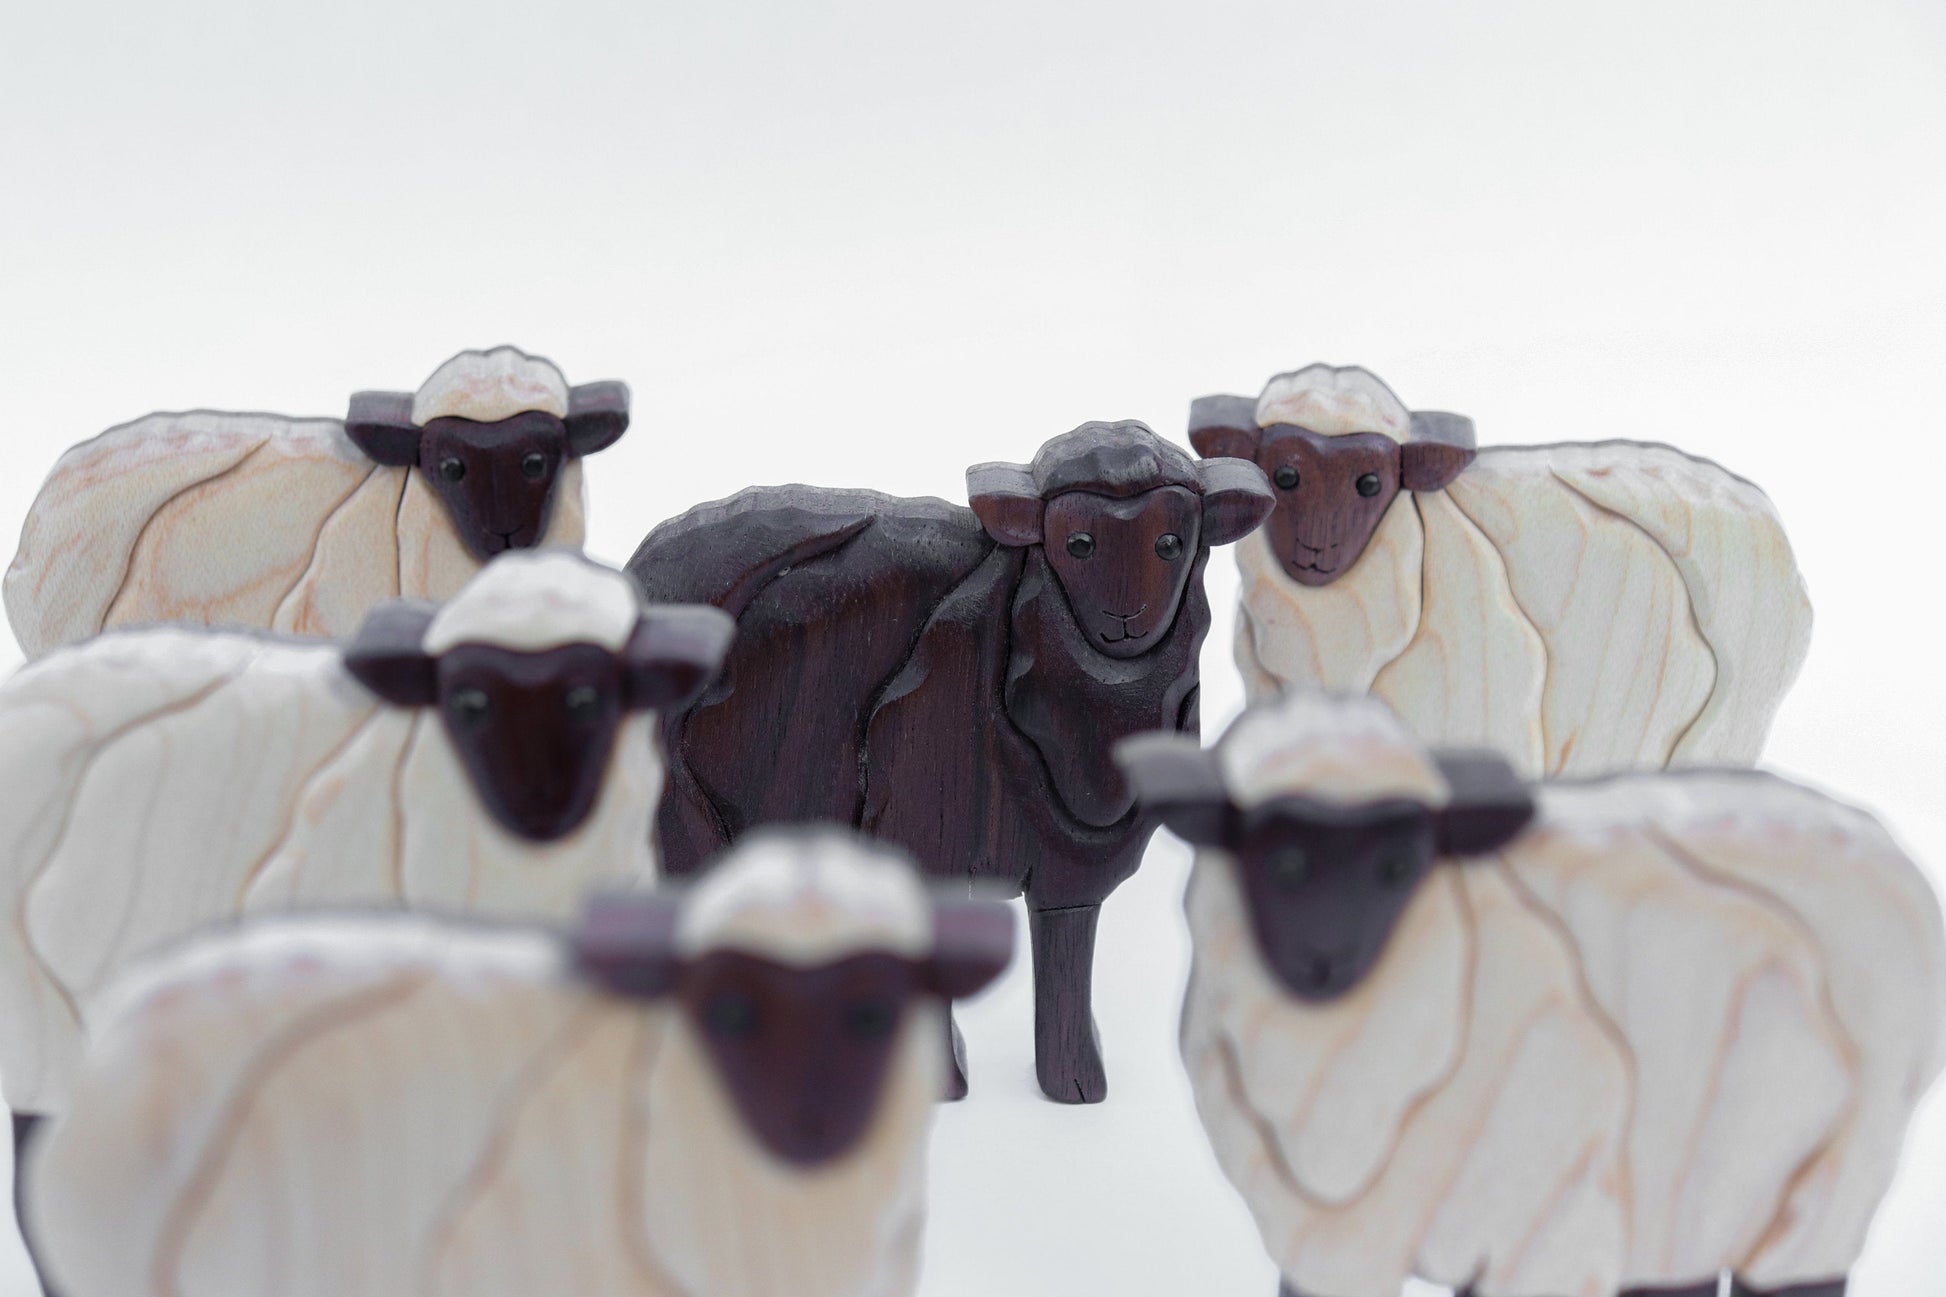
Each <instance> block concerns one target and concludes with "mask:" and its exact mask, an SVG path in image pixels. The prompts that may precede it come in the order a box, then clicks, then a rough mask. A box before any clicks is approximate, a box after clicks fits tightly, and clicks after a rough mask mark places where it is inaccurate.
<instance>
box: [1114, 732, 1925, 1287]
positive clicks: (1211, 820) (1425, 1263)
mask: <svg viewBox="0 0 1946 1297" xmlns="http://www.w3.org/2000/svg"><path fill="white" fill-rule="evenodd" d="M1123 757H1124V760H1125V761H1126V763H1127V765H1128V768H1129V771H1130V778H1131V779H1132V781H1133V782H1134V784H1135V786H1136V789H1137V791H1138V793H1139V795H1140V796H1141V797H1142V798H1143V800H1144V802H1145V804H1147V805H1148V806H1150V808H1151V809H1153V810H1155V811H1156V812H1157V813H1159V814H1161V816H1162V817H1163V820H1164V822H1165V823H1167V824H1168V825H1169V826H1170V827H1171V828H1172V829H1173V830H1175V831H1176V832H1177V833H1179V834H1180V835H1182V836H1183V837H1185V838H1187V839H1189V840H1190V841H1191V842H1193V843H1195V844H1196V845H1197V846H1198V847H1199V850H1198V851H1197V854H1196V862H1195V865H1194V868H1193V872H1192V875H1191V880H1190V885H1189V893H1188V898H1187V901H1186V908H1187V910H1188V913H1189V925H1190V932H1191V937H1192V941H1193V944H1194V958H1193V963H1192V969H1191V974H1190V983H1189V990H1188V992H1187V996H1186V999H1185V1002H1184V1007H1183V1022H1182V1050H1183V1058H1184V1061H1185V1063H1186V1064H1187V1065H1188V1069H1189V1074H1190V1079H1191V1082H1192V1086H1193V1089H1194V1092H1195V1096H1196V1103H1197V1107H1198V1109H1199V1111H1200V1113H1201V1115H1202V1119H1203V1124H1204V1126H1205V1127H1206V1128H1207V1130H1208V1132H1209V1136H1210V1141H1211V1144H1212V1146H1213V1147H1214V1149H1215V1152H1216V1155H1217V1159H1218V1161H1219V1162H1220V1163H1221V1165H1222V1167H1223V1170H1224V1172H1225V1174H1226V1175H1227V1176H1228V1177H1229V1178H1230V1180H1231V1181H1232V1183H1234V1184H1235V1185H1236V1186H1237V1188H1238V1190H1239V1191H1240V1192H1241V1193H1242V1194H1243V1196H1244V1198H1245V1199H1246V1201H1247V1202H1248V1204H1249V1206H1250V1209H1251V1211H1252V1213H1253V1214H1254V1215H1255V1217H1256V1220H1257V1225H1258V1228H1259V1230H1260V1231H1261V1233H1262V1236H1263V1240H1264V1244H1265V1246H1266V1248H1267V1249H1268V1250H1269V1252H1270V1254H1271V1256H1272V1257H1273V1259H1275V1260H1276V1262H1277V1263H1278V1265H1279V1267H1280V1268H1281V1270H1282V1272H1283V1274H1284V1276H1285V1281H1286V1285H1287V1287H1286V1292H1287V1293H1297V1294H1331V1295H1332V1297H1395V1295H1396V1294H1397V1293H1398V1292H1399V1289H1400V1285H1401V1284H1402V1283H1403V1282H1404V1280H1405V1279H1406V1277H1407V1276H1408V1275H1414V1274H1416V1275H1418V1276H1420V1277H1422V1278H1425V1279H1428V1280H1431V1281H1432V1282H1434V1283H1441V1284H1449V1285H1453V1286H1456V1287H1462V1288H1468V1289H1470V1291H1472V1292H1474V1293H1477V1294H1479V1297H1547V1295H1549V1294H1552V1295H1555V1297H1558V1295H1559V1294H1564V1293H1573V1294H1582V1295H1585V1297H1606V1295H1607V1294H1612V1293H1615V1292H1617V1291H1618V1290H1619V1291H1622V1292H1625V1293H1630V1294H1637V1295H1639V1297H1646V1295H1647V1294H1649V1293H1651V1292H1653V1293H1656V1294H1662V1295H1663V1297H1715V1294H1716V1291H1717V1284H1718V1277H1719V1272H1721V1271H1724V1270H1728V1271H1731V1272H1732V1273H1733V1274H1734V1276H1735V1283H1736V1284H1737V1285H1738V1286H1737V1288H1736V1289H1735V1291H1737V1292H1738V1293H1740V1294H1753V1293H1787V1294H1792V1297H1838V1294H1841V1293H1842V1292H1843V1291H1844V1287H1845V1275H1846V1273H1847V1271H1848V1270H1849V1269H1850V1267H1851V1266H1852V1263H1853V1262H1854V1261H1855V1260H1856V1258H1857V1257H1858V1254H1859V1251H1860V1249H1861V1247H1862V1246H1863V1242H1864V1237H1865V1232H1866V1228H1867V1226H1868V1225H1869V1223H1870V1221H1871V1217H1872V1213H1873V1211H1874V1210H1875V1209H1876V1207H1877V1204H1878V1202H1879V1199H1880V1198H1881V1197H1882V1196H1883V1194H1884V1192H1885V1190H1886V1187H1887V1185H1888V1184H1889V1183H1890V1180H1891V1177H1892V1172H1893V1169H1894V1164H1895V1162H1896V1160H1897V1157H1898V1152H1899V1146H1900V1142H1901V1140H1902V1138H1903V1136H1904V1131H1905V1127H1906V1125H1907V1122H1908V1121H1909V1119H1910V1117H1911V1115H1912V1111H1913V1108H1914V1106H1915V1105H1916V1104H1917V1103H1918V1101H1919V1099H1920V1097H1921V1095H1922V1094H1923V1093H1924V1091H1925V1090H1926V1088H1927V1086H1928V1085H1929V1084H1930V1083H1931V1081H1932V1080H1933V1078H1934V1077H1935V1076H1936V1075H1937V1073H1938V1072H1939V1070H1940V1065H1941V1062H1942V1054H1941V1028H1942V1012H1946V939H1942V932H1941V922H1940V912H1939V905H1938V902H1937V900H1936V899H1935V898H1934V897H1933V895H1932V892H1931V890H1930V888H1929V887H1928V885H1927V884H1926V882H1925V880H1924V878H1923V876H1922V875H1921V874H1920V873H1919V871H1918V870H1917V868H1915V866H1914V865H1913V863H1912V862H1911V861H1910V860H1908V859H1907V858H1906V856H1905V855H1904V854H1903V853H1902V852H1901V851H1900V849H1899V847H1898V846H1897V845H1896V844H1895V843H1894V842H1893V841H1892V839H1891V838H1890V836H1889V835H1888V834H1887V833H1886V832H1885V831H1884V830H1883V829H1882V828H1880V826H1879V825H1878V824H1877V823H1876V822H1875V821H1874V820H1872V819H1871V817H1869V816H1867V815H1865V814H1864V813H1862V812H1860V811H1857V810H1854V809H1852V808H1850V807H1848V806H1844V805H1841V804H1839V803H1838V802H1835V801H1832V800H1831V799H1829V798H1827V797H1825V796H1823V795H1821V794H1818V793H1815V792H1812V791H1810V790H1809V789H1805V788H1801V787H1798V786H1795V785H1793V784H1790V783H1787V782H1785V781H1784V780H1782V779H1778V778H1775V777H1773V776H1770V775H1767V774H1759V773H1756V772H1754V771H1748V770H1731V771H1702V770H1692V771H1676V772H1639V773H1634V774H1625V775H1620V776H1616V777H1612V778H1609V779H1606V780H1599V781H1575V782H1561V783H1540V784H1536V785H1527V784H1524V783H1523V782H1522V781H1521V780H1520V779H1519V778H1518V777H1516V776H1515V775H1514V773H1513V771H1512V769H1511V768H1510V767H1509V766H1508V765H1507V764H1506V763H1505V762H1504V761H1502V760H1501V759H1499V758H1498V757H1492V756H1482V755H1480V754H1478V753H1473V754H1465V753H1454V752H1450V751H1449V752H1430V751H1428V750H1427V749H1426V748H1425V747H1422V746H1421V745H1420V743H1419V742H1418V741H1417V740H1415V739H1413V738H1410V737H1408V736H1407V734H1406V732H1405V730H1404V729H1403V727H1402V726H1401V725H1400V724H1399V722H1397V721H1396V720H1394V719H1393V718H1392V716H1391V715H1390V714H1389V713H1388V712H1387V711H1386V710H1385V708H1384V706H1383V705H1382V704H1380V703H1378V702H1376V701H1373V700H1370V699H1356V700H1351V699H1333V698H1328V697H1325V696H1322V695H1314V694H1303V695H1288V696H1286V697H1285V698H1283V699H1281V700H1274V701H1271V702H1266V703H1263V704H1259V705H1258V706H1256V707H1254V708H1252V709H1251V710H1249V711H1247V712H1245V713H1244V715H1243V717H1242V718H1241V719H1240V720H1238V721H1237V723H1236V724H1235V725H1234V726H1233V727H1232V728H1231V729H1230V731H1229V733H1228V734H1226V735H1225V736H1224V738H1223V740H1222V741H1221V743H1220V744H1219V745H1218V746H1217V747H1216V749H1215V750H1214V751H1212V752H1202V751H1199V750H1198V749H1197V748H1196V747H1195V745H1194V744H1193V743H1190V742H1189V741H1188V740H1172V739H1151V740H1136V741H1133V742H1131V743H1130V744H1128V745H1127V746H1126V747H1125V748H1124V749H1123Z"/></svg>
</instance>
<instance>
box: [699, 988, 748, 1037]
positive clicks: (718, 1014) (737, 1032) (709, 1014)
mask: <svg viewBox="0 0 1946 1297" xmlns="http://www.w3.org/2000/svg"><path fill="white" fill-rule="evenodd" d="M703 1026H704V1029H705V1030H707V1031H708V1032H709V1034H710V1035H712V1036H714V1037H716V1038H717V1039H718V1040H744V1039H747V1038H748V1037H750V1036H752V1035H754V1034H756V1030H757V1005H756V1002H755V1001H754V1000H752V999H751V998H750V997H749V996H747V995H742V994H739V993H737V992H735V991H725V992H723V993H722V994H721V995H718V996H717V997H715V998H714V999H712V1000H711V1001H710V1002H709V1005H708V1007H706V1008H705V1009H704V1010H703Z"/></svg>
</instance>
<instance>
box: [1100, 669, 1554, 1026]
mask: <svg viewBox="0 0 1946 1297" xmlns="http://www.w3.org/2000/svg"><path fill="white" fill-rule="evenodd" d="M1324 705H1326V706H1330V705H1333V704H1330V703H1325V704H1324ZM1315 706H1316V704H1315V703H1313V702H1312V701H1311V700H1303V701H1300V702H1297V703H1295V704H1291V703H1288V702H1285V701H1281V700H1273V701H1271V702H1269V703H1266V704H1264V705H1261V706H1259V707H1255V708H1252V709H1251V710H1250V711H1249V712H1246V713H1245V714H1244V716H1243V717H1241V718H1239V720H1238V721H1237V723H1236V724H1235V725H1234V726H1232V727H1231V729H1230V731H1229V732H1228V733H1227V734H1225V736H1224V738H1223V740H1222V741H1221V742H1220V743H1219V744H1218V747H1217V748H1216V749H1212V750H1208V751H1205V750H1204V749H1202V748H1200V747H1198V746H1197V744H1196V741H1195V740H1194V739H1192V738H1187V737H1184V736H1181V735H1159V734H1157V735H1142V736H1139V737H1137V738H1133V739H1129V740H1127V741H1126V742H1124V743H1123V744H1121V745H1120V746H1119V747H1118V748H1117V750H1116V754H1115V755H1116V760H1117V761H1119V762H1120V763H1121V765H1122V769H1123V770H1124V772H1126V774H1127V775H1128V779H1129V783H1130V784H1131V785H1132V786H1133V787H1134V789H1135V794H1136V797H1137V799H1138V800H1139V801H1140V802H1141V803H1142V804H1143V805H1144V806H1145V807H1146V808H1147V809H1148V810H1149V811H1151V812H1152V813H1154V814H1155V815H1156V816H1157V817H1158V818H1159V819H1160V820H1161V821H1162V822H1163V823H1164V824H1165V825H1167V826H1168V827H1169V829H1170V830H1171V831H1172V832H1174V833H1175V834H1176V835H1177V836H1178V837H1180V838H1182V839H1184V840H1185V841H1187V842H1190V843H1192V844H1194V845H1195V846H1198V847H1210V848H1216V849H1218V850H1221V851H1222V852H1224V853H1225V854H1226V856H1227V857H1228V859H1229V861H1230V862H1231V864H1232V867H1233V868H1234V869H1235V871H1236V880H1237V883H1238V887H1239V891H1240V892H1241V894H1242V896H1243V900H1244V906H1245V908H1246V909H1247V911H1248V912H1249V917H1250V925H1251V930H1252V932H1253V933H1254V934H1255V936H1256V940H1257V948H1258V951H1259V953H1260V954H1261V955H1262V956H1263V960H1264V963H1265V965H1266V967H1268V969H1269V970H1270V972H1271V973H1272V974H1273V975H1274V976H1275V977H1276V979H1277V981H1278V982H1279V983H1281V984H1282V985H1283V986H1284V988H1285V989H1286V990H1288V991H1289V992H1290V993H1291V994H1292V995H1294V996H1296V997H1298V998H1299V999H1302V1000H1311V1001H1324V1000H1331V999H1334V998H1336V997H1338V996H1340V995H1343V994H1345V993H1346V992H1348V991H1350V990H1352V989H1353V988H1354V987H1356V986H1358V985H1359V984H1360V983H1361V982H1362V981H1364V979H1365V977H1366V975H1367V974H1369V973H1370V972H1371V970H1372V968H1373V967H1374V966H1375V965H1376V964H1377V963H1378V961H1379V959H1380V957H1381V956H1382V955H1383V954H1384V952H1385V947H1386V944H1387V942H1388V941H1389V940H1390V939H1391V936H1392V932H1393V930H1394V929H1395V928H1396V927H1397V925H1398V922H1399V918H1400V916H1401V915H1403V914H1404V913H1405V909H1406V905H1407V903H1408V902H1410V901H1411V899H1412V897H1413V895H1414V893H1415V891H1416V890H1417V888H1418V887H1419V885H1420V883H1421V882H1423V881H1424V880H1425V878H1426V876H1427V875H1428V874H1429V873H1430V872H1431V871H1432V869H1433V867H1434V865H1435V864H1436V863H1437V862H1439V861H1441V860H1443V859H1454V860H1460V859H1464V858H1466V857H1470V856H1480V855H1484V854H1487V853H1490V852H1493V851H1496V850H1498V849H1500V848H1501V847H1503V846H1505V845H1506V844H1507V843H1508V842H1510V841H1512V840H1513V839H1514V838H1515V837H1517V836H1518V835H1519V834H1520V832H1521V831H1522V830H1523V829H1524V828H1525V827H1526V826H1527V824H1528V822H1529V821H1530V820H1531V819H1532V818H1533V815H1534V802H1533V797H1532V795H1531V794H1530V792H1529V791H1528V789H1527V787H1526V785H1525V784H1523V783H1522V782H1521V780H1520V778H1519V777H1518V776H1517V775H1516V774H1515V773H1514V771H1513V769H1512V767H1510V766H1509V765H1508V764H1507V763H1506V762H1505V761H1504V760H1503V759H1501V758H1500V757H1499V756H1497V755H1495V754H1493V753H1489V752H1440V753H1431V754H1428V753H1424V752H1422V751H1420V750H1418V749H1417V748H1416V746H1414V747H1412V748H1406V749H1397V750H1393V751H1390V752H1386V751H1374V746H1373V745H1372V744H1371V742H1370V739H1371V737H1372V735H1371V731H1370V728H1367V729H1366V731H1365V732H1364V733H1354V734H1350V735H1347V734H1346V732H1345V731H1344V730H1342V729H1338V730H1337V732H1335V733H1331V732H1328V731H1327V732H1326V733H1323V734H1320V733H1318V732H1316V731H1314V732H1313V733H1311V734H1305V733H1304V732H1303V726H1304V724H1305V720H1306V717H1305V715H1304V712H1305V711H1306V710H1307V709H1311V708H1314V707H1315ZM1365 706H1369V707H1372V708H1376V709H1377V711H1378V712H1379V713H1383V712H1384V708H1383V706H1382V705H1380V704H1376V703H1369V704H1365ZM1313 714H1315V713H1313ZM1385 721H1387V722H1390V717H1389V715H1387V716H1386V717H1385ZM1391 724H1392V725H1394V726H1395V725H1396V722H1391ZM1293 727H1294V728H1293ZM1253 731H1254V732H1253ZM1279 731H1282V733H1281V734H1280V733H1279ZM1385 737H1386V736H1384V735H1381V742H1383V741H1384V739H1385ZM1393 737H1400V738H1402V737H1403V731H1397V734H1396V735H1395V736H1393ZM1347 738H1349V740H1350V741H1349V742H1347V741H1346V740H1347ZM1233 740H1236V741H1234V742H1233ZM1311 744H1324V745H1331V744H1336V745H1338V746H1339V751H1338V752H1335V753H1333V752H1329V751H1323V750H1317V751H1312V752H1307V751H1305V750H1304V747H1305V745H1311ZM1225 749H1228V750H1225ZM1367 761H1369V762H1370V764H1366V765H1364V766H1363V768H1361V763H1362V762H1367ZM1240 767H1241V768H1240Z"/></svg>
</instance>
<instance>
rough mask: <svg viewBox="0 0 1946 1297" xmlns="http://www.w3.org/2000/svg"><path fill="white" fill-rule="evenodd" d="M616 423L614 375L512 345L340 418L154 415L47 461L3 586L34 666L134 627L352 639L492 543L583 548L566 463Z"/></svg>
mask: <svg viewBox="0 0 1946 1297" xmlns="http://www.w3.org/2000/svg"><path fill="white" fill-rule="evenodd" d="M627 426H628V389H627V388H626V387H624V386H623V385H622V384H620V383H613V382H606V383H585V384H582V385H580V386H577V387H569V386H568V384H567V380H565V379H564V378H562V376H561V371H560V370H558V369H556V368H555V367H554V365H553V364H552V363H551V362H549V361H546V360H543V359H541V358H540V357H538V356H529V355H527V354H526V353H524V352H521V351H519V350H516V349H515V348H513V347H497V348H495V349H493V350H491V351H463V352H461V353H460V354H459V355H457V356H454V357H453V358H452V359H451V360H448V361H447V362H446V363H445V364H443V365H441V366H440V367H439V368H438V370H436V371H435V372H434V373H433V375H432V377H430V378H428V379H427V380H426V382H425V384H424V385H423V386H421V387H420V389H419V390H418V392H417V393H416V394H415V393H400V392H361V393H359V394H358V395H356V396H354V397H352V399H351V412H350V414H349V416H348V417H347V418H346V419H345V420H342V421H341V420H337V419H289V418H284V417H282V416H279V415H271V414H228V413H223V412H219V411H214V410H196V411H192V412H189V413H186V414H152V415H149V416H148V417H147V418H144V419H137V420H136V421H135V422H133V423H128V424H123V425H122V426H120V427H117V428H111V429H109V430H108V431H107V432H104V433H102V434H101V435H100V436H98V437H96V438H94V439H93V440H92V441H87V442H83V443H82V444H81V445H78V446H76V447H74V448H73V449H72V450H70V451H68V452H67V453H66V454H65V455H63V456H62V457H61V459H60V461H59V462H58V463H57V464H55V466H54V470H53V472H51V473H50V474H49V475H48V479H47V481H46V483H45V484H44V485H43V486H42V487H41V491H40V494H39V496H38V497H36V499H35V501H34V504H33V506H32V508H31V509H30V510H29V511H28V514H27V521H26V524H25V525H24V526H23V527H22V529H21V535H20V550H19V553H18V554H16V556H15V558H14V561H13V565H12V566H11V567H9V568H8V569H7V574H6V578H5V580H4V582H3V583H0V593H4V596H5V602H6V608H7V617H8V620H9V621H10V622H11V623H12V625H13V630H14V635H15V637H16V638H17V639H18V640H19V641H20V646H21V649H22V651H23V652H25V653H26V654H27V656H28V657H30V658H32V657H39V656H40V655H41V654H43V653H46V652H48V651H49V650H51V649H53V648H56V647H58V646H59V645H62V644H68V643H73V642H75V641H77V640H82V639H86V638H87V637H89V636H91V635H94V634H97V633H98V632H100V631H102V630H104V629H107V628H109V627H113V626H127V625H139V624H144V623H148V622H163V621H180V622H190V623H194V624H198V625H208V626H245V627H260V628H264V629H269V630H280V631H291V632H295V633H298V634H314V635H334V636H336V635H348V634H350V633H351V632H352V631H353V630H355V629H356V628H357V626H358V622H359V619H360V618H362V617H363V616H364V615H365V613H366V612H367V611H369V610H370V609H371V608H372V606H373V605H375V604H377V603H379V602H381V601H382V600H385V599H390V598H395V597H400V596H404V597H407V598H425V599H445V598H448V597H450V596H451V595H452V594H453V592H454V591H456V590H458V589H459V587H460V586H461V585H463V584H464V583H465V582H466V580H467V579H468V578H469V577H471V576H472V575H473V573H474V572H475V571H477V570H478V569H479V566H480V564H481V563H483V562H484V561H486V560H487V559H488V558H490V557H492V556H493V555H494V554H495V553H498V552H499V551H501V550H503V549H508V548H525V547H528V546H533V545H543V544H544V545H551V546H565V547H569V548H578V547H579V546H580V545H581V541H582V534H583V531H584V528H585V524H584V508H585V506H584V503H583V491H582V481H581V457H582V456H583V455H589V454H593V453H594V452H595V451H598V450H601V449H602V448H604V447H606V446H608V445H610V444H611V443H613V442H614V441H615V439H616V438H618V437H620V436H621V435H622V433H623V431H624V430H626V428H627Z"/></svg>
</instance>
